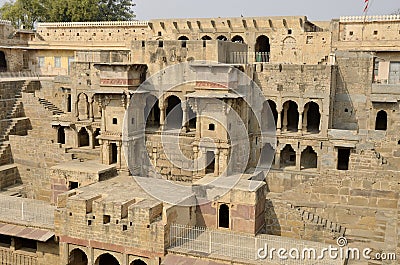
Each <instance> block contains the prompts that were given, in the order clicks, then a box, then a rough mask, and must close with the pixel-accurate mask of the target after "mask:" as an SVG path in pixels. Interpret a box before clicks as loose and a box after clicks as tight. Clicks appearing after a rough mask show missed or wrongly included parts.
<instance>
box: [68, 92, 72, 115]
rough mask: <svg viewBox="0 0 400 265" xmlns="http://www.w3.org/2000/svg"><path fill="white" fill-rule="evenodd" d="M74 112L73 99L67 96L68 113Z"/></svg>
mask: <svg viewBox="0 0 400 265" xmlns="http://www.w3.org/2000/svg"><path fill="white" fill-rule="evenodd" d="M71 111H72V99H71V94H68V95H67V112H71Z"/></svg>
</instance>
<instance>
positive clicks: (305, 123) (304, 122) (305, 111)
mask: <svg viewBox="0 0 400 265" xmlns="http://www.w3.org/2000/svg"><path fill="white" fill-rule="evenodd" d="M307 113H308V107H307V108H306V109H304V112H303V131H304V132H307Z"/></svg>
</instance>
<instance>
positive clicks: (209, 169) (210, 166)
mask: <svg viewBox="0 0 400 265" xmlns="http://www.w3.org/2000/svg"><path fill="white" fill-rule="evenodd" d="M206 158H207V161H206V163H207V165H206V174H212V173H214V171H215V154H214V152H212V151H207V154H206Z"/></svg>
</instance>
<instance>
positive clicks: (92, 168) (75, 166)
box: [50, 161, 115, 174]
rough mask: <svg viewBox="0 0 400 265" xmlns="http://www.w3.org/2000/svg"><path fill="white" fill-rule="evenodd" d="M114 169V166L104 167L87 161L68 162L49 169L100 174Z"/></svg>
mask: <svg viewBox="0 0 400 265" xmlns="http://www.w3.org/2000/svg"><path fill="white" fill-rule="evenodd" d="M114 168H115V166H113V165H104V164H101V163H98V162H95V161H87V162H79V161H70V162H66V163H62V164H59V165H56V166H54V167H51V168H50V169H58V170H65V171H76V172H82V173H91V174H101V173H104V172H107V171H109V170H111V169H114Z"/></svg>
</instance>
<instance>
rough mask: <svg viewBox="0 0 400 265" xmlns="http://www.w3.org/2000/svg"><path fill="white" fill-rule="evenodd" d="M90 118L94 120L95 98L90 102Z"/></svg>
mask: <svg viewBox="0 0 400 265" xmlns="http://www.w3.org/2000/svg"><path fill="white" fill-rule="evenodd" d="M89 120H91V121H94V112H93V99H92V100H91V101H90V103H89Z"/></svg>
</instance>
